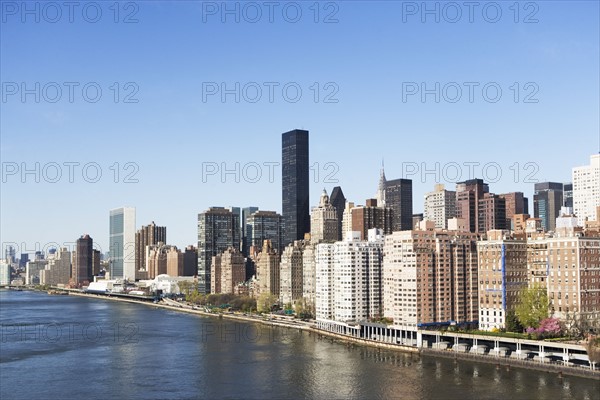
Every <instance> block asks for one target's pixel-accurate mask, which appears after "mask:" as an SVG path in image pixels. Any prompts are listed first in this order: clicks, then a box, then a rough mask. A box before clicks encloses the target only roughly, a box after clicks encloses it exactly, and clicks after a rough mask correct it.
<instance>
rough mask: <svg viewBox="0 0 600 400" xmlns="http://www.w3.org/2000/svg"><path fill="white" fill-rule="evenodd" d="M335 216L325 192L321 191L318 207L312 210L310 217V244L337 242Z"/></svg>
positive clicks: (337, 233)
mask: <svg viewBox="0 0 600 400" xmlns="http://www.w3.org/2000/svg"><path fill="white" fill-rule="evenodd" d="M342 212H343V211H342ZM337 216H338V213H337V210H336V208H335V207H334V206H333V205H332V204H331V203H330V201H329V195H328V194H327V191H326V190H323V193H322V194H321V198H320V200H319V205H318V206H317V207H314V208H313V209H312V213H311V216H310V218H311V220H310V240H311V242H312V243H321V242H326V243H334V242H337V241H338V237H339V232H338V220H337Z"/></svg>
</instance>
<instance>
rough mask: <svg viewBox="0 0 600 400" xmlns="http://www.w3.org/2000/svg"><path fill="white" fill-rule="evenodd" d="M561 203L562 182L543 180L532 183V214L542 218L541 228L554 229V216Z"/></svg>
mask: <svg viewBox="0 0 600 400" xmlns="http://www.w3.org/2000/svg"><path fill="white" fill-rule="evenodd" d="M562 205H563V184H562V183H558V182H543V183H536V184H535V185H534V193H533V216H534V217H535V218H540V219H541V220H542V228H543V229H544V230H545V231H546V232H548V231H554V228H555V222H556V218H557V217H558V214H559V212H560V208H561V207H562Z"/></svg>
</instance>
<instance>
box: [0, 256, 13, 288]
mask: <svg viewBox="0 0 600 400" xmlns="http://www.w3.org/2000/svg"><path fill="white" fill-rule="evenodd" d="M10 278H11V276H10V264H9V263H8V262H7V260H0V286H7V285H10Z"/></svg>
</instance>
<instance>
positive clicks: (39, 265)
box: [25, 259, 48, 285]
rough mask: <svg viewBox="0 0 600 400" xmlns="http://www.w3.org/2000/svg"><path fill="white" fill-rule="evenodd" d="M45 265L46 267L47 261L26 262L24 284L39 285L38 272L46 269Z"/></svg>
mask: <svg viewBox="0 0 600 400" xmlns="http://www.w3.org/2000/svg"><path fill="white" fill-rule="evenodd" d="M46 265H48V260H43V259H42V260H36V261H27V265H26V266H25V284H26V285H39V284H40V271H42V270H43V269H46Z"/></svg>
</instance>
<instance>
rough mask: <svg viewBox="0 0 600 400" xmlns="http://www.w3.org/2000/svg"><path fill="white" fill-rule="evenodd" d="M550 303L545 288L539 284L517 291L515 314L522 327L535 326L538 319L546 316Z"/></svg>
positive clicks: (538, 323) (537, 325)
mask: <svg viewBox="0 0 600 400" xmlns="http://www.w3.org/2000/svg"><path fill="white" fill-rule="evenodd" d="M549 309H550V303H549V301H548V293H547V292H546V289H544V288H543V287H541V286H539V285H535V286H533V287H531V288H526V289H523V290H522V291H521V292H520V293H519V302H518V304H517V307H516V309H515V314H516V316H517V318H518V319H519V322H520V323H521V325H522V326H523V327H531V328H537V327H539V325H540V321H541V320H543V319H545V318H548V311H549Z"/></svg>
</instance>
